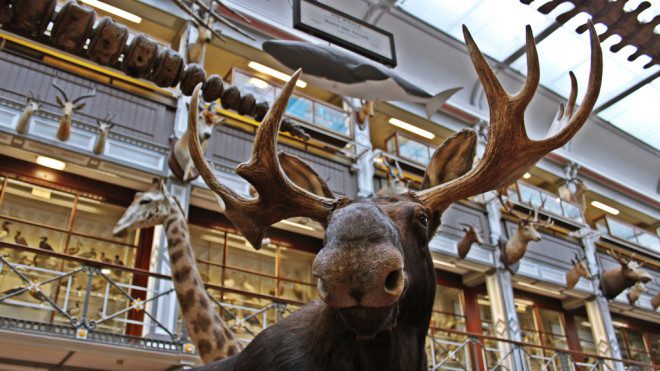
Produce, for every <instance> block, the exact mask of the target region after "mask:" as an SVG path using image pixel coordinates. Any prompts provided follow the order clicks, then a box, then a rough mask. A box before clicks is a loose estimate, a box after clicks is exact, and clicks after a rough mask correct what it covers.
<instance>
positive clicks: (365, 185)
mask: <svg viewBox="0 0 660 371" xmlns="http://www.w3.org/2000/svg"><path fill="white" fill-rule="evenodd" d="M349 105H350V106H352V107H359V106H360V100H359V99H352V100H351V102H350V104H349ZM352 111H353V112H352V114H351V116H352V119H353V122H355V123H357V112H356V110H355V109H353V110H352ZM369 127H370V125H369V117H367V118H366V119H365V121H364V124H360V125H357V124H356V125H354V126H353V128H354V129H355V142H356V143H357V148H355V151H356V153H357V154H358V156H359V157H358V159H357V161H356V163H355V165H356V167H357V178H358V179H357V180H358V192H357V195H358V196H360V197H367V196H370V195H371V194H373V193H374V173H375V170H374V163H373V146H372V145H371V137H370V135H369Z"/></svg>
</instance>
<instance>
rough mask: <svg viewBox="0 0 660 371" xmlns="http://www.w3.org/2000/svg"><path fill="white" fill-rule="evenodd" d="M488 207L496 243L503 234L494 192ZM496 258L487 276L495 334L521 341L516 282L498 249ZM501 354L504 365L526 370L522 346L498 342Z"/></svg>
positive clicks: (500, 216)
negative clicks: (515, 296)
mask: <svg viewBox="0 0 660 371" xmlns="http://www.w3.org/2000/svg"><path fill="white" fill-rule="evenodd" d="M486 198H487V199H488V198H489V200H488V201H487V202H486V210H487V212H488V224H489V227H490V231H491V233H490V239H491V243H492V244H494V245H496V244H497V243H498V240H499V238H500V237H501V235H502V225H501V219H502V215H501V213H500V205H499V201H498V200H497V198H496V197H495V196H494V195H493V194H487V195H486ZM493 254H494V260H495V266H496V268H495V271H494V272H493V273H491V274H488V275H487V276H486V289H487V291H488V296H489V298H490V303H491V304H490V310H491V316H492V318H493V325H494V330H495V335H496V336H497V337H500V338H504V339H508V340H515V341H522V335H521V333H520V322H519V321H518V313H517V312H516V305H515V303H514V297H513V286H512V285H511V274H510V273H509V271H507V270H506V268H505V267H504V266H503V265H502V263H500V259H499V254H500V252H499V249H495V250H494V251H493ZM498 347H499V351H500V357H502V358H504V357H506V359H504V360H503V361H502V365H504V366H505V367H507V368H508V369H509V370H521V371H522V370H526V366H525V358H524V354H523V351H522V349H518V348H517V347H515V346H513V345H511V344H508V343H504V342H499V343H498Z"/></svg>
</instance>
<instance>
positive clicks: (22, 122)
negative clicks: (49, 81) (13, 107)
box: [16, 91, 41, 134]
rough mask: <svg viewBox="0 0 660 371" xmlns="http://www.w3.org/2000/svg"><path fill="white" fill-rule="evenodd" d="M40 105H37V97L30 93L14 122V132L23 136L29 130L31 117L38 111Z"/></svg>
mask: <svg viewBox="0 0 660 371" xmlns="http://www.w3.org/2000/svg"><path fill="white" fill-rule="evenodd" d="M40 107H41V103H39V97H36V98H35V96H34V94H33V93H32V91H30V93H29V94H28V96H27V97H26V102H25V107H23V111H22V112H21V115H20V116H18V120H17V121H16V131H17V132H18V133H19V134H25V133H27V132H28V130H29V129H30V122H31V121H32V115H34V113H35V112H37V111H38V110H39V108H40Z"/></svg>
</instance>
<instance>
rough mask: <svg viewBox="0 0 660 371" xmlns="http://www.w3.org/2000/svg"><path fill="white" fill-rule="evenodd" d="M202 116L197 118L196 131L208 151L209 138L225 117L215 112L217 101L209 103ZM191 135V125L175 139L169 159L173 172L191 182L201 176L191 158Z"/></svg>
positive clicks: (181, 178) (202, 145) (180, 178)
mask: <svg viewBox="0 0 660 371" xmlns="http://www.w3.org/2000/svg"><path fill="white" fill-rule="evenodd" d="M191 104H192V103H191ZM201 116H202V120H201V121H199V120H197V127H196V132H197V136H198V139H199V142H200V145H201V148H202V151H206V147H208V143H209V139H211V135H212V134H213V128H214V127H215V126H216V125H220V124H222V122H223V121H224V119H222V118H221V117H219V116H218V115H217V114H216V113H215V103H212V104H211V105H209V106H208V108H203V109H202V114H201ZM190 135H191V134H190V127H188V128H187V129H186V131H185V132H184V133H183V135H182V136H181V138H179V139H178V140H175V141H173V145H172V146H171V149H170V156H169V159H168V164H169V167H170V170H172V174H174V176H176V177H177V178H179V180H181V181H183V182H190V181H192V180H194V179H195V178H197V177H198V176H199V173H198V172H197V170H196V169H195V166H194V165H193V162H192V160H191V158H190V150H189V149H188V148H189V142H190Z"/></svg>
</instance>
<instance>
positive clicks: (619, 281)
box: [600, 250, 652, 300]
mask: <svg viewBox="0 0 660 371" xmlns="http://www.w3.org/2000/svg"><path fill="white" fill-rule="evenodd" d="M607 253H608V254H609V255H610V256H611V257H613V258H614V259H615V260H616V261H617V262H618V263H619V267H617V268H612V269H610V270H607V271H605V272H603V273H601V277H600V289H601V291H602V292H603V295H604V296H605V297H606V298H607V299H610V300H611V299H614V298H616V297H617V296H618V295H619V294H620V293H622V292H623V290H625V289H627V288H629V287H632V286H633V285H635V284H636V283H637V282H641V283H648V282H649V281H651V278H652V277H651V275H650V274H649V273H648V272H645V271H644V270H643V269H642V266H643V263H642V264H640V263H638V262H637V261H635V260H634V259H633V258H632V257H631V258H630V259H626V258H624V257H623V256H622V255H621V254H620V253H618V252H614V251H612V250H608V252H607Z"/></svg>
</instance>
